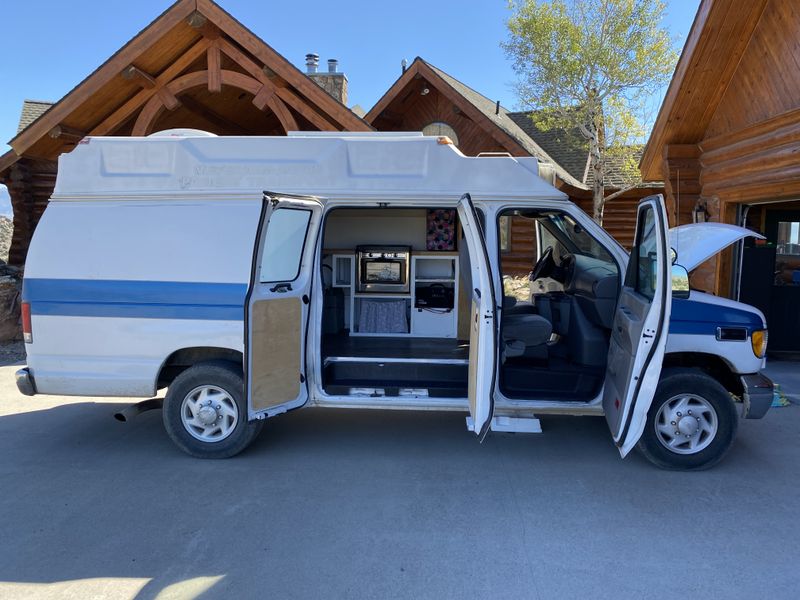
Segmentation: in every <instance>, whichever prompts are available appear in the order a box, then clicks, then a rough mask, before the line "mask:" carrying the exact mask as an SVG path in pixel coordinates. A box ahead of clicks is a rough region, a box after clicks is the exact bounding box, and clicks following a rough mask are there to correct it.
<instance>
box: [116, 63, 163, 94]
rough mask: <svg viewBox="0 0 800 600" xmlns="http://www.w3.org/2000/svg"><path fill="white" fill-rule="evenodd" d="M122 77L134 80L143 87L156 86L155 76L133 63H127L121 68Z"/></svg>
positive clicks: (151, 87)
mask: <svg viewBox="0 0 800 600" xmlns="http://www.w3.org/2000/svg"><path fill="white" fill-rule="evenodd" d="M122 78H123V79H127V80H128V81H135V82H136V83H138V84H139V85H140V86H141V87H143V88H147V89H153V88H154V87H156V80H155V78H154V77H153V76H152V75H150V74H149V73H146V72H144V71H142V70H141V69H140V68H139V67H137V66H135V65H128V66H127V67H125V68H124V69H123V70H122Z"/></svg>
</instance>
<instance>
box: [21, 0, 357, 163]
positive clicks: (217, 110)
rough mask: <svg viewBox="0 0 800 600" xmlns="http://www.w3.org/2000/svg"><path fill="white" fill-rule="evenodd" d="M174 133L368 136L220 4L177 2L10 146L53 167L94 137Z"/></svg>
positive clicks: (207, 0) (345, 110) (338, 105)
mask: <svg viewBox="0 0 800 600" xmlns="http://www.w3.org/2000/svg"><path fill="white" fill-rule="evenodd" d="M171 127H196V128H199V129H204V130H208V131H211V132H213V133H218V134H227V135H237V134H238V135H270V134H272V135H280V134H283V133H285V132H286V131H289V130H296V129H300V130H321V131H340V130H350V131H369V130H370V127H369V126H368V125H367V124H366V123H365V122H364V121H363V120H361V119H360V118H359V117H358V116H356V115H355V114H354V113H353V112H351V111H350V110H349V109H348V108H347V107H346V106H344V105H342V104H341V103H339V102H338V101H336V100H335V99H334V98H332V97H331V96H329V95H328V94H327V93H326V92H325V91H324V90H322V88H320V87H319V86H318V85H317V84H316V83H314V82H313V81H311V80H310V79H309V78H308V77H307V76H306V75H305V74H303V73H302V72H301V71H300V70H298V69H297V68H296V67H294V65H292V64H291V63H290V62H289V61H287V60H286V59H285V58H284V57H283V56H281V55H280V54H278V53H277V52H276V51H275V50H273V49H272V48H271V47H270V46H268V45H267V44H266V43H265V42H263V41H262V40H261V39H260V38H258V37H257V36H256V35H255V34H253V33H252V32H251V31H249V30H248V29H247V28H246V27H244V26H243V25H242V24H241V23H239V22H238V21H237V20H236V19H234V18H233V17H231V16H230V15H229V14H228V13H227V12H225V11H224V10H223V9H222V8H220V7H219V6H218V5H217V4H215V3H214V2H213V1H212V0H178V1H177V2H176V3H175V4H173V5H172V6H171V7H170V8H169V9H168V10H167V11H165V12H164V13H163V14H162V15H161V16H159V17H158V18H157V19H156V20H155V21H153V22H152V23H151V24H150V25H149V26H148V27H146V28H145V29H144V30H143V31H141V32H140V33H139V34H138V35H137V36H136V37H135V38H133V39H132V40H131V41H130V42H128V43H127V44H126V45H125V46H124V47H123V48H122V49H121V50H119V51H118V52H117V53H116V54H114V55H113V56H112V57H111V58H110V59H108V60H107V61H106V62H105V63H104V64H103V65H102V66H100V67H99V68H98V69H97V70H96V71H95V72H94V73H92V74H91V75H89V77H87V78H86V79H85V80H84V81H82V82H81V83H80V84H79V85H78V86H76V87H75V88H74V89H73V90H72V91H71V92H69V93H68V94H67V95H66V96H64V98H62V99H61V100H60V101H59V102H57V103H56V104H55V105H54V106H53V107H52V108H51V109H50V110H48V111H47V112H46V113H45V114H44V115H43V116H42V117H40V118H39V119H37V120H36V121H35V122H34V123H33V124H31V125H30V126H29V127H27V128H26V129H25V130H23V131H22V132H20V133H19V134H18V135H17V136H16V137H15V138H14V139H13V140H11V142H10V145H11V147H12V148H13V150H14V152H15V153H16V154H17V155H18V156H22V155H24V156H28V157H31V158H38V159H45V160H52V159H54V158H56V157H57V156H58V154H60V153H61V152H64V151H65V150H69V149H70V148H71V147H72V146H74V144H75V143H76V141H77V140H79V139H80V138H82V137H84V136H86V135H147V134H149V133H152V132H153V131H156V130H159V129H167V128H171Z"/></svg>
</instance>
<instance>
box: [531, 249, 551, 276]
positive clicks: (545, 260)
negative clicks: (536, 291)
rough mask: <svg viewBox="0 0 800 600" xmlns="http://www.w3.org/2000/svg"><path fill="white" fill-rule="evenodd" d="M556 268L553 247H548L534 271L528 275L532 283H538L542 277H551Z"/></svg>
mask: <svg viewBox="0 0 800 600" xmlns="http://www.w3.org/2000/svg"><path fill="white" fill-rule="evenodd" d="M555 266H556V261H555V260H554V259H553V247H552V246H548V247H547V248H546V249H545V251H544V252H543V253H542V257H541V258H540V259H539V260H538V261H537V262H536V264H535V265H534V266H533V271H531V273H530V275H528V279H529V280H530V281H536V280H537V279H541V278H542V277H549V276H550V274H551V273H552V272H553V269H554V268H555Z"/></svg>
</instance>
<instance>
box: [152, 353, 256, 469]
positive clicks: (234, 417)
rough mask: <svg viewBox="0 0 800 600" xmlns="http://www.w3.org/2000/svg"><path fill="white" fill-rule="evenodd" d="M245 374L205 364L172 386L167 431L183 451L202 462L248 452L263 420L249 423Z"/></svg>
mask: <svg viewBox="0 0 800 600" xmlns="http://www.w3.org/2000/svg"><path fill="white" fill-rule="evenodd" d="M243 392H244V382H243V379H242V371H241V369H240V368H238V367H237V366H236V365H234V364H232V363H227V362H207V363H200V364H197V365H195V366H193V367H190V368H188V369H186V370H185V371H184V372H183V373H181V374H180V375H178V376H177V377H176V378H175V380H174V381H173V382H172V383H171V384H170V386H169V389H168V390H167V396H166V398H165V399H164V409H163V418H164V428H165V429H166V430H167V434H168V435H169V437H170V438H171V439H172V441H173V442H175V444H176V445H177V446H178V447H179V448H180V449H181V450H183V451H184V452H186V453H187V454H190V455H191V456H195V457H197V458H229V457H231V456H234V455H236V454H238V453H239V452H241V451H242V450H244V449H245V448H247V446H249V445H250V444H251V443H252V442H253V440H255V438H256V437H257V436H258V433H259V431H261V425H262V422H261V421H255V422H252V423H249V422H248V421H247V405H246V403H245V401H244V393H243Z"/></svg>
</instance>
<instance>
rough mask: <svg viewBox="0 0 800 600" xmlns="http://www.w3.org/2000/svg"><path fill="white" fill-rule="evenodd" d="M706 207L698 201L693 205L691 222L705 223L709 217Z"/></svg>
mask: <svg viewBox="0 0 800 600" xmlns="http://www.w3.org/2000/svg"><path fill="white" fill-rule="evenodd" d="M709 216H710V215H709V213H708V209H707V208H706V205H705V204H700V203H699V202H698V203H697V204H696V205H695V207H694V210H693V211H692V222H693V223H706V222H707V221H708V217H709Z"/></svg>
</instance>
